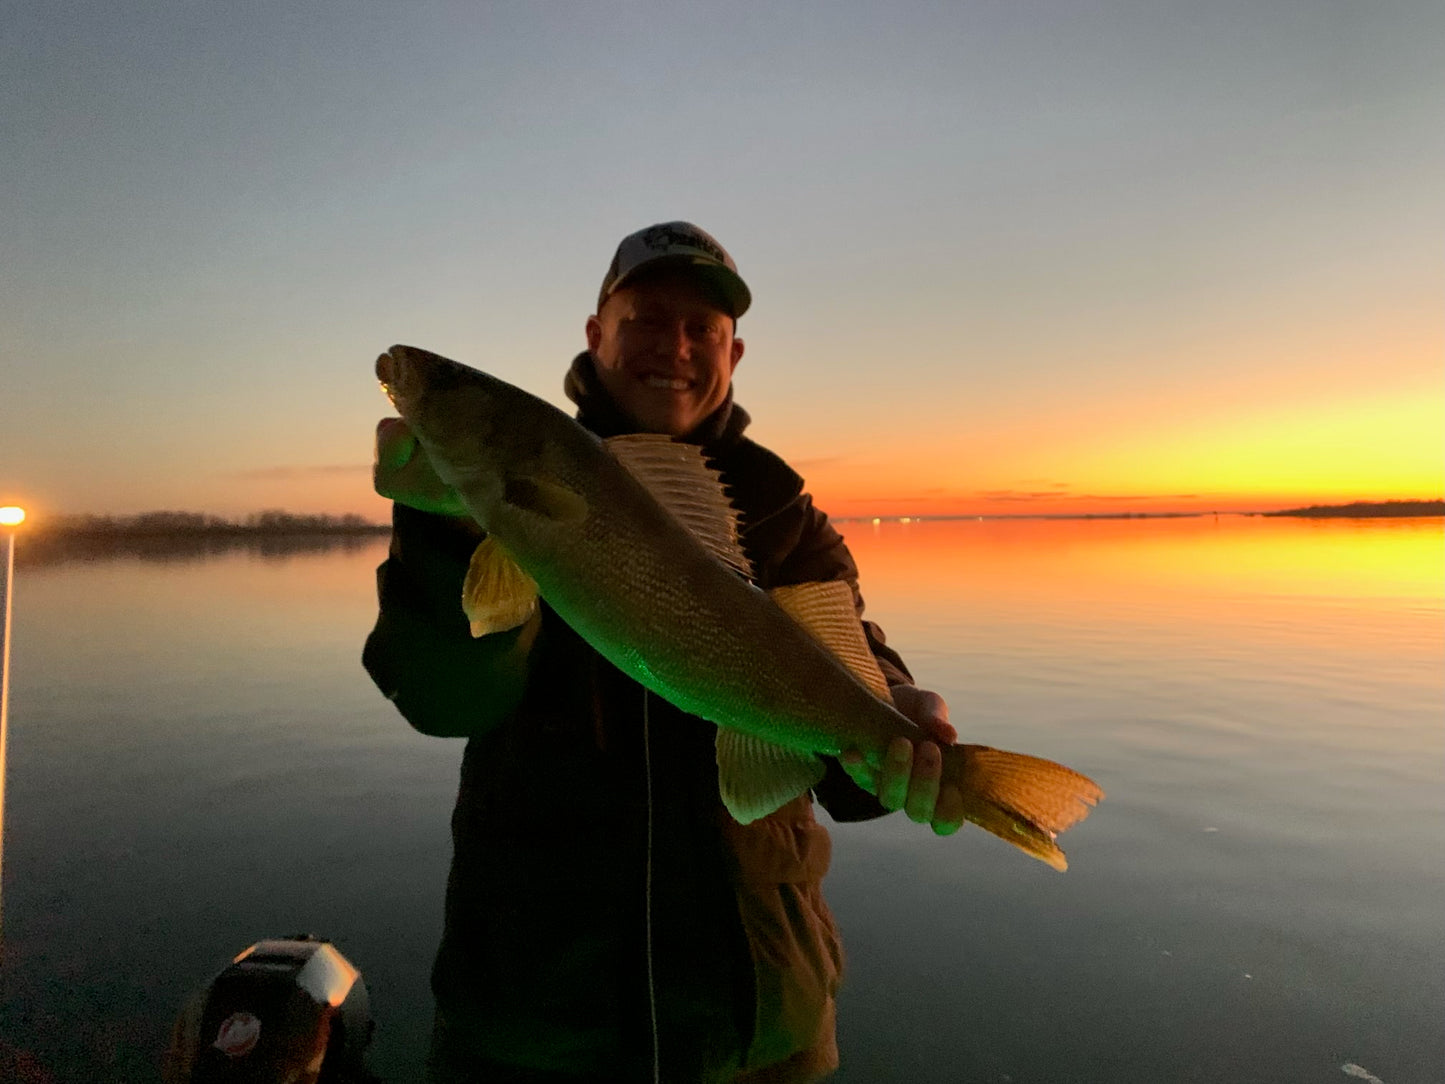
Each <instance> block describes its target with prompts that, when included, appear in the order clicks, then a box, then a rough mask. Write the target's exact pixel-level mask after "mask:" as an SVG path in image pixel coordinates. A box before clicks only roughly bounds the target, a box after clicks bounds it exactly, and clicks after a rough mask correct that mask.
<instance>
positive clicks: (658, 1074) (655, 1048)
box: [642, 689, 662, 1084]
mask: <svg viewBox="0 0 1445 1084" xmlns="http://www.w3.org/2000/svg"><path fill="white" fill-rule="evenodd" d="M647 700H648V696H647V690H646V689H643V690H642V762H643V765H644V767H645V768H646V769H647V882H646V885H645V886H644V890H643V893H642V898H643V901H644V907H643V913H644V915H645V918H646V928H647V1008H648V1011H649V1012H650V1013H651V1014H652V1082H653V1084H662V1042H661V1038H660V1036H659V1035H658V1033H657V986H656V984H655V982H654V981H653V975H652V735H651V733H650V730H649V727H648V715H647Z"/></svg>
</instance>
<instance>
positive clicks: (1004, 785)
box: [943, 745, 1104, 871]
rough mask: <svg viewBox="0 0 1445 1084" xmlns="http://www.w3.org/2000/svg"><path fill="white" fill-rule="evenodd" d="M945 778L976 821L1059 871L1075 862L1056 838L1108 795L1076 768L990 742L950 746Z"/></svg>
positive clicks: (974, 821) (944, 773)
mask: <svg viewBox="0 0 1445 1084" xmlns="http://www.w3.org/2000/svg"><path fill="white" fill-rule="evenodd" d="M943 779H944V782H952V783H956V784H957V785H958V787H959V789H960V790H961V791H962V792H963V801H964V815H965V816H966V817H967V818H968V819H969V820H970V821H972V822H973V823H974V824H976V825H978V826H979V827H980V828H982V829H984V830H985V831H987V832H992V833H993V834H994V835H996V836H998V837H999V838H1000V839H1003V840H1006V841H1008V842H1009V843H1012V844H1013V845H1014V846H1015V847H1018V848H1019V849H1020V850H1022V851H1024V852H1025V853H1027V854H1031V855H1033V856H1034V857H1035V858H1037V859H1039V860H1040V861H1042V862H1047V863H1048V864H1049V865H1051V866H1053V867H1054V869H1056V870H1059V871H1063V870H1066V869H1068V868H1069V862H1068V859H1067V858H1065V857H1064V852H1063V851H1062V850H1060V849H1059V845H1058V844H1057V843H1055V842H1054V839H1055V837H1056V836H1057V835H1058V834H1059V833H1060V832H1062V831H1064V830H1065V829H1067V828H1070V827H1071V826H1073V825H1075V824H1078V823H1079V821H1081V820H1083V819H1084V818H1085V817H1087V816H1088V815H1089V810H1090V809H1091V808H1092V807H1093V805H1094V804H1095V803H1096V802H1098V801H1099V800H1100V799H1101V798H1103V797H1104V792H1103V791H1102V790H1101V789H1100V788H1099V785H1098V784H1097V783H1095V782H1094V781H1093V780H1092V779H1090V778H1089V777H1088V776H1084V775H1080V774H1079V773H1078V772H1076V771H1074V770H1073V769H1072V768H1065V767H1064V766H1063V765H1062V764H1055V763H1054V762H1053V761H1052V760H1044V759H1042V758H1040V757H1031V756H1025V755H1024V754H1023V753H1007V752H1004V751H1003V750H1002V749H991V748H989V747H988V746H987V745H955V746H953V747H952V748H950V749H945V750H944V769H943Z"/></svg>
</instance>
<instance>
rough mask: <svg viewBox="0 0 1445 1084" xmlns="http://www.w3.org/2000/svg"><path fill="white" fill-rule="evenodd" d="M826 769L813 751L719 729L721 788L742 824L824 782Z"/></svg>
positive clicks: (724, 803)
mask: <svg viewBox="0 0 1445 1084" xmlns="http://www.w3.org/2000/svg"><path fill="white" fill-rule="evenodd" d="M825 770H826V769H825V768H824V766H823V762H822V761H821V760H819V759H818V758H817V757H815V756H813V754H812V753H800V752H798V751H797V750H796V749H786V748H784V747H783V746H781V745H775V744H774V743H773V742H770V741H765V740H764V739H762V738H755V737H753V736H752V735H751V734H744V733H742V731H739V730H728V729H727V728H725V727H719V728H718V732H717V784H718V791H719V793H721V795H722V800H723V805H725V806H727V811H728V812H729V813H731V814H732V817H733V820H735V821H737V822H738V823H739V824H751V823H752V822H753V821H755V820H757V819H758V818H759V817H766V816H767V815H768V814H769V813H772V812H773V811H774V810H777V809H781V808H782V807H783V806H785V805H787V804H788V803H789V802H791V801H792V800H793V799H794V798H796V797H798V795H800V794H806V793H807V792H808V791H809V790H810V789H811V788H813V787H815V786H817V785H818V783H820V782H821V781H822V779H823V773H824V771H825Z"/></svg>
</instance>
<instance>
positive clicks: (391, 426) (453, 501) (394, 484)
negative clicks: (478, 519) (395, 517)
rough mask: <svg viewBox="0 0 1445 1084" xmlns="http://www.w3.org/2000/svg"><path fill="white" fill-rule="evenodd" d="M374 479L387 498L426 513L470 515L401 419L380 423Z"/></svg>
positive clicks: (377, 433)
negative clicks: (433, 467)
mask: <svg viewBox="0 0 1445 1084" xmlns="http://www.w3.org/2000/svg"><path fill="white" fill-rule="evenodd" d="M371 482H372V485H373V486H375V487H376V491H377V492H378V493H380V494H381V495H382V496H383V497H386V498H388V499H390V500H393V501H397V502H398V503H400V504H405V505H407V506H409V507H411V508H416V509H419V510H420V511H422V512H436V513H438V514H439V515H443V516H467V515H468V513H467V509H466V506H465V505H463V504H462V501H461V498H460V497H458V496H457V491H456V490H454V489H453V488H452V487H451V486H449V485H447V484H446V483H445V482H443V481H442V480H441V479H440V478H438V477H437V472H436V471H435V470H434V469H432V465H431V460H429V459H427V457H426V452H424V451H422V449H421V446H420V445H419V444H418V443H417V440H416V434H414V433H413V432H412V431H411V427H410V426H408V425H407V424H406V422H404V421H403V420H402V419H400V418H382V419H381V421H379V422H377V423H376V460H375V463H374V464H373V465H372V468H371Z"/></svg>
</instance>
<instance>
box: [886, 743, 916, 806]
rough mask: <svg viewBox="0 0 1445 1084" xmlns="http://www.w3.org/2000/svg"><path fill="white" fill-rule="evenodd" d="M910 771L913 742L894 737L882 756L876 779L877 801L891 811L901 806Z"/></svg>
mask: <svg viewBox="0 0 1445 1084" xmlns="http://www.w3.org/2000/svg"><path fill="white" fill-rule="evenodd" d="M912 772H913V743H912V742H911V741H909V740H908V739H907V738H894V739H893V741H892V742H890V743H889V745H888V752H887V754H886V755H885V756H884V758H883V771H882V773H881V775H880V777H879V781H878V782H879V786H878V801H879V802H881V803H882V805H883V808H884V809H886V810H888V811H889V812H892V811H893V810H895V809H902V808H903V803H904V801H906V800H907V798H908V783H909V779H910V777H911V776H912Z"/></svg>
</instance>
